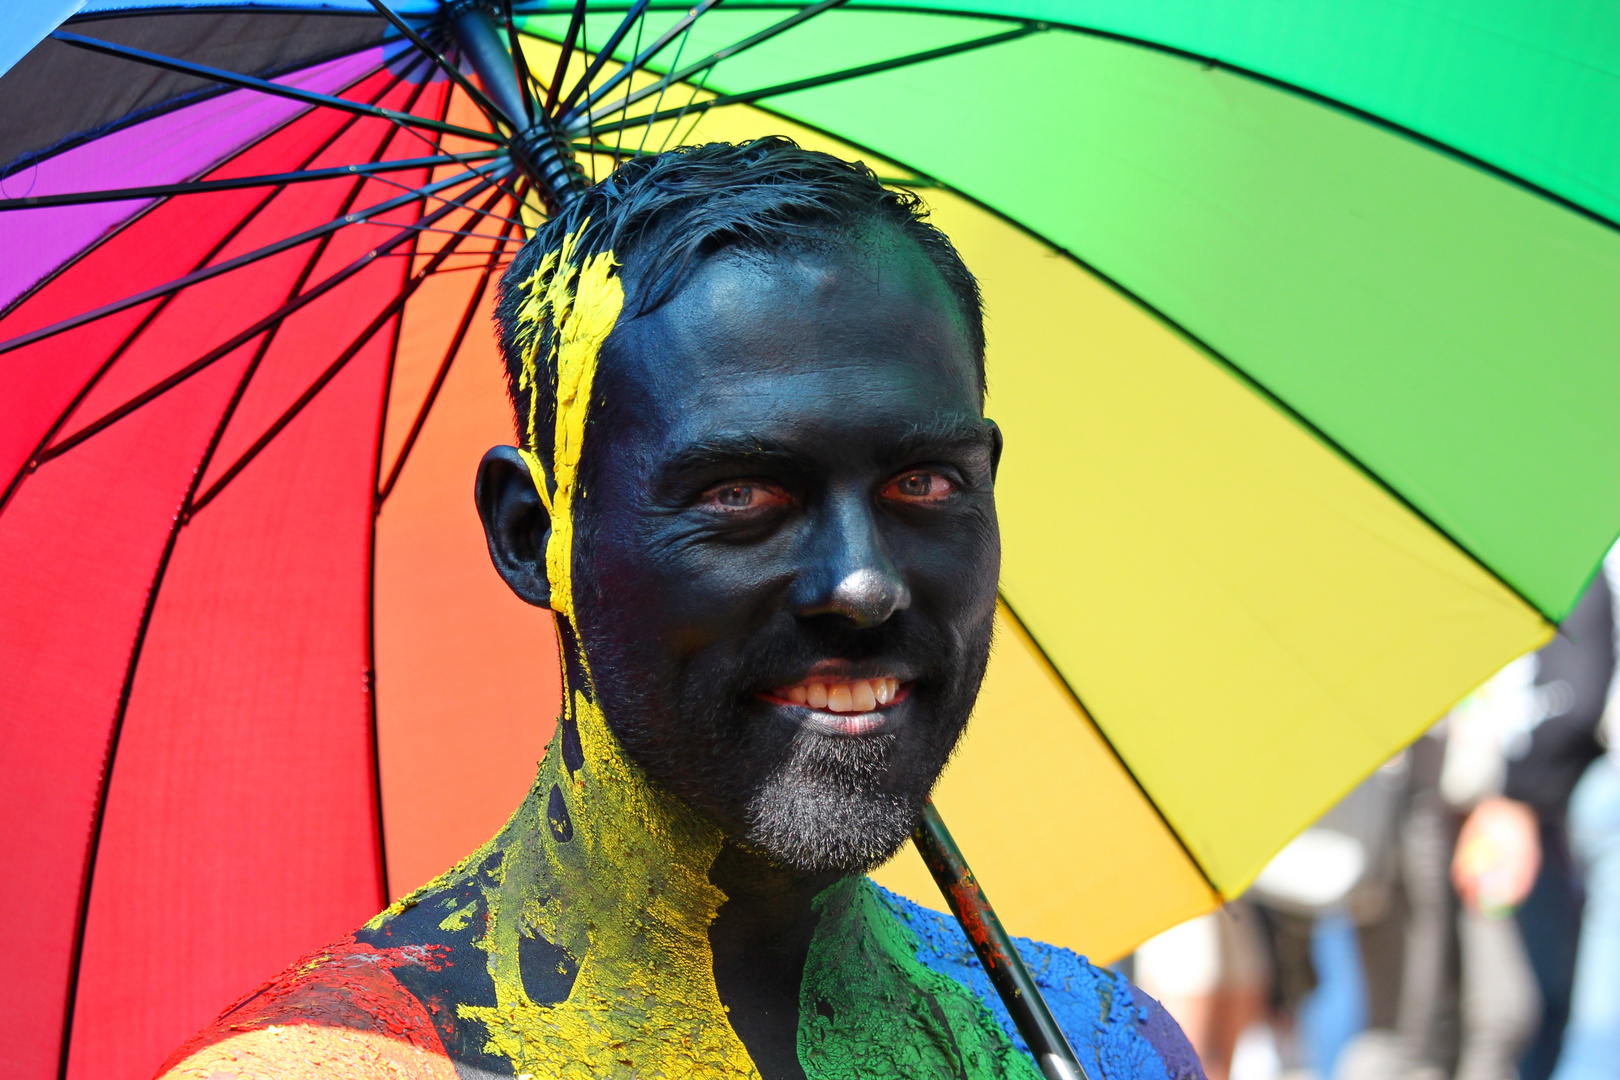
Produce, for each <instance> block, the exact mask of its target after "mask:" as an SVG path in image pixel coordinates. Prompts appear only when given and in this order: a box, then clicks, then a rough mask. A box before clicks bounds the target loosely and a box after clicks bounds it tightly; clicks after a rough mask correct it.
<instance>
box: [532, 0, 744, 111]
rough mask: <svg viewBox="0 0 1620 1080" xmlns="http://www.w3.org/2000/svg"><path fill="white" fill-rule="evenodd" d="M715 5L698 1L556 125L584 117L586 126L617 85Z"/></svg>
mask: <svg viewBox="0 0 1620 1080" xmlns="http://www.w3.org/2000/svg"><path fill="white" fill-rule="evenodd" d="M719 4H720V0H699V3H698V4H697V5H695V6H694V7H693V8H692V9H691V10H690V11H688V12H687V13H686V14H685V15H682V16H681V17H680V18H679V19H676V20H675V22H674V23H672V24H671V25H670V26H669V28H668V29H666V30H665V31H664V32H663V33H662V34H659V35H658V37H657V38H655V39H654V40H653V43H652V44H651V45H648V46H647V47H646V48H645V49H643V50H642V51H641V52H639V53H637V54H636V55H635V57H634V58H633V59H632V60H631V61H630V62H629V63H628V64H625V65H624V66H623V67H621V68H619V70H618V71H615V72H614V73H613V74H612V75H610V76H608V80H607V81H606V82H604V83H603V84H602V85H601V86H599V87H597V88H596V89H595V90H592V91H590V92H589V93H587V94H586V95H585V100H584V101H582V102H580V103H579V105H577V106H575V107H574V108H572V109H570V110H568V111H567V112H566V113H564V114H563V115H562V116H560V117H559V118H558V122H559V123H560V124H562V125H564V126H565V127H574V128H577V127H579V126H580V124H581V121H580V117H581V114H584V116H585V118H586V123H587V124H588V123H589V114H590V112H591V110H592V109H593V108H594V107H595V106H596V104H597V103H598V102H600V101H601V100H602V99H603V98H605V97H607V96H608V95H609V94H611V93H612V92H613V91H614V89H615V88H617V87H618V85H619V84H620V83H622V82H623V81H624V80H626V79H628V78H630V77H631V76H632V75H634V74H635V73H636V72H637V71H638V70H640V69H641V67H642V65H644V64H646V62H647V61H648V60H651V59H652V58H653V57H655V56H657V55H658V54H659V53H661V52H663V51H664V49H665V47H666V46H668V45H669V43H670V42H672V41H674V40H675V38H676V37H678V36H679V35H680V34H682V33H684V32H685V31H686V29H687V28H688V27H690V26H691V25H692V24H693V23H694V22H696V21H697V20H698V19H700V18H702V17H703V15H704V13H706V12H708V11H709V10H711V9H713V8H715V7H718V6H719Z"/></svg>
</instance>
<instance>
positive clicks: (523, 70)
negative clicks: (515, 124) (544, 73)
mask: <svg viewBox="0 0 1620 1080" xmlns="http://www.w3.org/2000/svg"><path fill="white" fill-rule="evenodd" d="M579 2H580V3H581V4H584V3H585V0H579ZM501 17H502V22H503V23H505V25H506V51H507V52H509V53H511V54H512V75H513V77H514V78H515V79H516V80H517V84H518V94H519V95H520V96H521V97H522V98H523V111H524V114H525V115H524V117H523V127H524V130H527V129H528V128H529V127H530V126H532V125H533V124H534V122H535V120H536V119H537V118H538V115H539V114H538V113H537V112H536V111H535V96H534V85H535V81H536V80H535V77H534V76H533V75H532V74H531V73H530V72H529V59H528V57H526V56H524V55H523V48H522V46H520V45H519V44H518V38H517V28H516V27H515V26H513V25H512V0H501ZM551 94H552V96H553V97H555V96H556V91H555V90H553V91H551Z"/></svg>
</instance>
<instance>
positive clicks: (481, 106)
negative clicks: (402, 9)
mask: <svg viewBox="0 0 1620 1080" xmlns="http://www.w3.org/2000/svg"><path fill="white" fill-rule="evenodd" d="M368 2H369V3H370V4H371V6H372V7H374V8H376V9H377V12H378V14H380V15H381V16H382V17H383V18H385V19H387V20H388V21H389V22H390V23H392V24H393V27H394V29H396V30H398V31H399V32H400V33H401V34H402V35H404V37H405V40H407V41H409V42H410V43H411V44H412V45H414V46H416V48H417V50H418V51H419V52H421V53H422V54H423V55H424V56H426V57H427V58H428V59H430V60H432V61H433V64H434V66H435V67H437V68H438V69H439V70H440V71H442V72H444V73H445V74H446V75H447V76H449V77H450V79H451V81H452V82H454V83H455V84H456V85H457V86H459V87H461V88H462V89H463V90H464V91H466V93H467V96H468V97H470V98H471V99H472V102H473V104H474V105H476V106H478V111H479V112H482V113H483V114H484V117H485V118H486V119H487V120H489V122H490V123H491V124H505V125H506V126H507V127H509V128H511V129H512V130H513V131H516V130H518V124H517V121H516V118H514V117H510V116H507V115H506V114H505V113H504V112H502V111H501V107H500V106H499V105H497V104H495V102H494V101H492V100H491V99H490V97H489V95H488V94H485V93H484V92H483V91H482V90H480V89H478V87H477V85H476V84H474V83H473V81H472V80H471V79H469V78H467V76H466V75H464V74H463V73H462V71H461V69H460V68H458V67H457V66H456V65H454V64H452V63H451V62H450V61H449V60H447V59H445V57H444V54H442V53H440V52H439V50H437V49H435V48H434V47H433V46H432V45H429V44H428V43H427V41H426V40H425V39H424V38H423V37H422V35H420V34H418V33H417V32H416V31H415V30H414V29H412V28H411V24H410V23H408V22H406V21H405V20H404V19H402V18H400V17H399V15H398V14H397V13H396V12H395V11H394V9H393V8H391V7H389V6H388V5H387V4H385V3H383V0H368ZM443 119H444V117H443V116H441V117H440V120H441V121H442V120H443Z"/></svg>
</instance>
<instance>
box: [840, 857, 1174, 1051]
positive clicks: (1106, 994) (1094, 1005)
mask: <svg viewBox="0 0 1620 1080" xmlns="http://www.w3.org/2000/svg"><path fill="white" fill-rule="evenodd" d="M872 890H873V892H874V893H875V894H876V896H877V898H878V900H879V902H880V903H881V905H882V908H883V910H884V912H885V914H887V915H888V916H890V917H892V918H893V919H894V920H896V921H897V922H898V923H900V924H903V925H904V926H905V927H906V929H907V930H908V931H909V932H910V934H911V935H912V940H914V941H915V943H916V954H915V956H916V960H917V962H918V963H919V964H921V965H922V966H923V967H925V968H927V969H928V970H929V971H930V972H933V973H937V975H938V976H940V977H944V978H947V979H949V980H951V981H953V982H954V983H956V984H959V985H961V986H963V987H965V988H966V989H967V990H969V991H971V993H972V994H973V996H974V997H975V998H976V999H977V1000H978V1001H981V1002H984V1003H985V1006H986V1007H987V1009H988V1012H989V1015H991V1016H993V1017H994V1018H995V1021H996V1023H997V1025H998V1026H999V1027H1000V1028H1001V1030H1002V1031H1003V1032H1004V1033H1005V1035H1006V1037H1007V1038H1008V1039H1010V1040H1011V1041H1012V1043H1013V1045H1014V1046H1016V1047H1017V1048H1018V1050H1019V1052H1020V1054H1023V1055H1027V1053H1028V1047H1027V1046H1025V1044H1024V1040H1023V1037H1022V1036H1021V1035H1019V1034H1018V1029H1017V1028H1016V1027H1015V1026H1014V1024H1013V1022H1012V1017H1011V1016H1009V1015H1008V1014H1007V1010H1006V1008H1005V1007H1004V1006H1003V1005H1002V1004H1001V1001H1000V999H999V998H997V996H996V994H995V991H994V990H993V989H992V988H991V986H990V979H989V976H987V975H986V974H985V973H984V968H983V967H982V966H980V964H979V961H978V958H977V957H976V956H974V954H973V949H972V946H971V945H970V944H969V942H968V939H967V936H966V935H965V934H964V933H963V932H962V929H961V928H960V927H959V926H957V925H956V923H955V922H953V921H952V920H951V919H950V917H949V916H946V915H941V914H940V913H938V912H935V911H929V910H928V909H927V908H924V907H919V906H918V905H916V904H914V903H912V902H911V901H909V900H907V899H905V898H904V897H902V896H897V895H895V894H894V893H891V892H889V891H888V890H886V889H883V888H881V887H878V886H875V885H874V886H872ZM1015 940H1016V942H1017V944H1018V952H1019V955H1020V956H1022V957H1023V959H1024V964H1025V966H1026V967H1028V968H1029V973H1030V974H1031V975H1032V976H1034V978H1035V983H1036V985H1038V986H1039V987H1040V988H1041V992H1042V993H1043V994H1044V995H1045V996H1046V1002H1047V1004H1048V1005H1049V1006H1050V1007H1051V1009H1052V1015H1053V1016H1054V1017H1055V1018H1056V1020H1057V1022H1058V1026H1059V1027H1061V1028H1062V1029H1063V1033H1064V1034H1065V1035H1067V1036H1068V1039H1069V1045H1070V1046H1072V1047H1073V1048H1074V1051H1075V1053H1076V1054H1077V1055H1078V1056H1079V1058H1080V1064H1081V1065H1083V1066H1085V1069H1086V1074H1087V1075H1088V1076H1091V1077H1093V1080H1124V1078H1136V1077H1141V1078H1147V1077H1152V1078H1154V1080H1158V1078H1160V1077H1163V1078H1165V1080H1202V1077H1203V1075H1204V1074H1203V1070H1202V1068H1201V1067H1200V1065H1199V1063H1198V1056H1197V1055H1196V1054H1195V1053H1194V1052H1193V1048H1192V1045H1191V1044H1190V1043H1189V1042H1188V1041H1187V1037H1186V1036H1185V1035H1184V1034H1182V1032H1181V1029H1180V1028H1179V1027H1177V1026H1176V1022H1175V1021H1174V1020H1172V1019H1171V1018H1170V1015H1169V1014H1168V1013H1166V1012H1165V1011H1164V1007H1163V1006H1162V1005H1160V1004H1159V1003H1158V1002H1157V1001H1154V1000H1153V999H1152V998H1150V997H1148V996H1147V995H1146V994H1144V993H1142V991H1140V990H1138V989H1137V988H1136V987H1134V986H1132V985H1131V983H1130V981H1129V980H1127V979H1126V978H1125V976H1123V975H1121V974H1119V973H1118V972H1114V971H1108V970H1106V969H1104V968H1099V967H1096V966H1095V965H1093V964H1090V963H1088V962H1087V961H1086V958H1085V957H1083V956H1079V955H1076V954H1075V953H1073V952H1071V951H1070V950H1068V949H1064V948H1059V947H1058V946H1055V945H1047V944H1045V943H1043V942H1039V941H1031V940H1030V939H1028V938H1016V939H1015ZM1024 1060H1026V1061H1028V1060H1030V1059H1029V1058H1028V1057H1027V1056H1025V1058H1024Z"/></svg>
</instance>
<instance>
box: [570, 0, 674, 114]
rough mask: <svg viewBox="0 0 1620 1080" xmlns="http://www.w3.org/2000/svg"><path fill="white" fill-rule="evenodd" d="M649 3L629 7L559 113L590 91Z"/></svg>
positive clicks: (643, 1) (644, 0) (638, 42)
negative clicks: (604, 66) (603, 67)
mask: <svg viewBox="0 0 1620 1080" xmlns="http://www.w3.org/2000/svg"><path fill="white" fill-rule="evenodd" d="M650 2H651V0H635V3H633V4H631V5H630V8H629V10H628V11H626V12H625V14H624V18H623V19H621V20H619V25H618V26H616V27H614V28H613V33H611V34H609V35H608V39H607V41H605V42H603V44H602V46H601V47H600V48H599V49H597V50H596V55H595V56H594V57H592V58H591V63H590V66H589V67H587V68H586V69H585V74H583V75H581V76H580V77H579V81H578V82H576V83H575V84H574V88H573V89H572V90H570V91H568V96H567V97H565V98H563V100H562V101H561V102H560V103H559V104H558V105H557V111H558V112H559V113H566V112H568V110H570V109H572V108H573V107H574V102H576V101H578V100H579V95H580V94H582V93H584V92H585V91H586V90H588V89H590V85H591V80H592V79H594V78H596V77H597V75H599V74H601V72H602V66H603V65H604V64H606V63H607V62H608V61H609V60H611V59H613V50H614V49H617V48H618V47H619V45H620V43H621V42H623V41H624V39H625V37H626V36H627V35H628V34H629V33H630V27H631V26H632V25H634V24H635V21H636V20H637V19H639V18H641V16H642V15H643V14H644V13H645V12H646V10H647V5H648V4H649V3H650ZM640 34H641V32H640V31H639V30H638V31H636V35H637V36H636V49H637V51H640V48H641V37H640Z"/></svg>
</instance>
